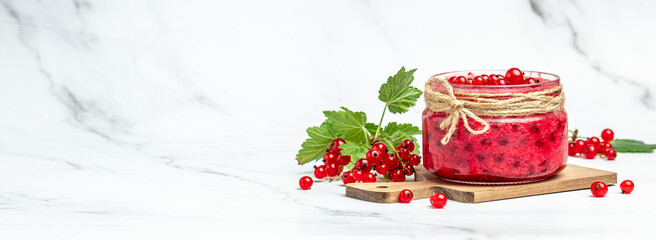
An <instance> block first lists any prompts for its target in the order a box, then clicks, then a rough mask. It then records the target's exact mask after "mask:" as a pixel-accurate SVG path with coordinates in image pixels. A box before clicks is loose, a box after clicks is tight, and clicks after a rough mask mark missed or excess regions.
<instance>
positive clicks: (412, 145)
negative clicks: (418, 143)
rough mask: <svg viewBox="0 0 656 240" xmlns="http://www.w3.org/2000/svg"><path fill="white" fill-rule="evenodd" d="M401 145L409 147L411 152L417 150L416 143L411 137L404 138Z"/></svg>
mask: <svg viewBox="0 0 656 240" xmlns="http://www.w3.org/2000/svg"><path fill="white" fill-rule="evenodd" d="M400 146H401V147H402V148H405V149H408V151H409V152H412V151H414V150H415V143H414V142H413V141H412V140H410V139H406V140H403V142H401V145H400Z"/></svg>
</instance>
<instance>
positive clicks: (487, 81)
mask: <svg viewBox="0 0 656 240" xmlns="http://www.w3.org/2000/svg"><path fill="white" fill-rule="evenodd" d="M499 79H501V78H500V77H499V75H496V74H492V75H490V76H489V77H487V79H485V84H487V85H495V84H497V81H499Z"/></svg>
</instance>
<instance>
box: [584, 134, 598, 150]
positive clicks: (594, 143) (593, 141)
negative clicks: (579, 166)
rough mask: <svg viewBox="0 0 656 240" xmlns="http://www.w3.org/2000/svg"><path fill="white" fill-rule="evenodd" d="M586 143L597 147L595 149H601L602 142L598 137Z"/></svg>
mask: <svg viewBox="0 0 656 240" xmlns="http://www.w3.org/2000/svg"><path fill="white" fill-rule="evenodd" d="M586 143H588V144H592V145H594V146H595V149H598V148H599V145H601V141H599V138H598V137H591V138H588V140H587V141H586Z"/></svg>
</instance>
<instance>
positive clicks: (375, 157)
mask: <svg viewBox="0 0 656 240" xmlns="http://www.w3.org/2000/svg"><path fill="white" fill-rule="evenodd" d="M366 158H367V160H369V162H370V163H379V162H380V161H381V160H383V153H382V152H381V151H380V150H378V149H376V148H372V149H369V151H368V152H367V156H366Z"/></svg>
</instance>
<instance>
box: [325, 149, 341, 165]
mask: <svg viewBox="0 0 656 240" xmlns="http://www.w3.org/2000/svg"><path fill="white" fill-rule="evenodd" d="M338 158H339V155H337V154H335V153H333V152H327V153H326V154H324V155H323V160H324V161H323V162H324V163H326V164H331V163H337V159H338Z"/></svg>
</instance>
